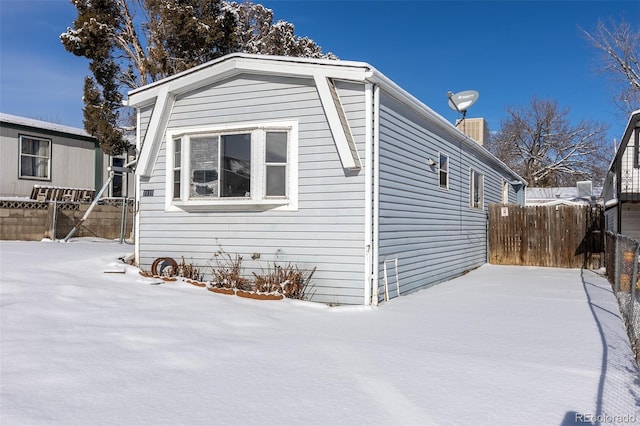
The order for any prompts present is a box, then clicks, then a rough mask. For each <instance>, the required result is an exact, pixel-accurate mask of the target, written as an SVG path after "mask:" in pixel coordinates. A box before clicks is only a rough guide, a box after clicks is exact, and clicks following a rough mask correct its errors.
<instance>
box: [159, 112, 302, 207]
mask: <svg viewBox="0 0 640 426" xmlns="http://www.w3.org/2000/svg"><path fill="white" fill-rule="evenodd" d="M297 134H298V124H297V121H293V120H292V121H284V122H266V123H236V124H229V125H223V126H210V127H198V128H185V129H174V130H171V131H169V132H168V133H167V139H166V142H167V156H166V158H167V195H166V197H165V199H166V207H167V209H168V210H174V209H182V210H189V209H198V210H206V209H213V210H215V209H225V208H226V209H236V208H237V209H252V208H253V209H267V208H279V209H287V210H291V209H297V202H298V189H297V184H298V183H297V178H298V165H297V158H298V154H297V153H298V135H297Z"/></svg>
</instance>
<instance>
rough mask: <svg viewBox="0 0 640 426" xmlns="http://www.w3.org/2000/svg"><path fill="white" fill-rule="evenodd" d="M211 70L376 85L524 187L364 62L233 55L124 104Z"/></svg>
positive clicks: (149, 99) (133, 94)
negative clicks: (319, 75) (317, 77)
mask: <svg viewBox="0 0 640 426" xmlns="http://www.w3.org/2000/svg"><path fill="white" fill-rule="evenodd" d="M225 64H226V66H225ZM212 67H218V70H217V72H216V77H215V78H214V79H213V80H211V82H213V81H217V80H219V79H220V78H224V77H226V76H230V75H234V74H237V73H240V72H244V71H247V72H255V73H262V74H281V75H282V74H284V75H299V76H305V77H309V78H313V76H314V74H315V72H314V71H317V70H320V69H321V70H322V71H321V73H322V74H324V75H325V76H327V77H330V78H336V79H344V80H354V81H362V82H370V83H373V84H378V85H380V86H381V87H382V88H383V89H385V90H386V91H388V92H390V93H391V94H392V95H393V96H394V97H396V98H398V99H399V100H400V101H401V102H403V103H405V104H407V105H408V106H411V107H413V108H416V109H418V110H419V111H421V112H423V113H424V114H426V115H427V116H428V117H429V118H431V119H432V120H433V121H434V122H435V123H436V124H437V125H439V126H440V127H441V128H442V129H443V130H444V131H446V132H448V133H449V134H450V135H451V136H452V137H454V138H456V139H458V140H460V141H461V142H463V143H465V144H466V145H467V146H468V147H471V149H473V150H475V151H476V152H478V153H480V154H481V155H483V156H485V157H487V158H490V159H492V160H493V161H495V162H496V163H497V164H498V165H500V167H502V168H503V169H504V170H505V171H508V172H509V173H510V174H511V175H512V177H514V178H515V179H517V180H519V181H520V182H522V184H523V185H525V186H526V185H527V182H526V180H525V179H524V178H522V177H521V176H519V175H518V174H517V173H516V172H514V171H513V170H511V168H509V167H508V166H507V165H506V164H505V163H504V162H502V161H501V160H499V159H498V158H496V157H495V156H494V155H492V154H491V153H490V152H489V151H488V150H487V149H486V148H484V147H483V146H481V145H480V144H478V143H477V142H475V141H474V140H473V139H471V138H470V137H468V136H467V135H465V134H463V133H462V132H460V131H459V130H458V129H456V128H455V126H453V125H452V124H451V123H449V122H448V121H447V120H446V119H445V118H444V117H442V116H441V115H440V114H438V113H436V112H435V111H434V110H432V109H431V108H429V107H428V106H427V105H425V104H424V103H423V102H421V101H420V100H418V99H417V98H416V97H414V96H413V95H411V94H410V93H409V92H407V91H406V90H404V89H403V88H402V87H400V86H399V85H398V84H396V83H395V82H394V81H392V80H391V79H390V78H388V77H387V76H385V75H384V74H383V73H382V72H380V71H378V70H377V69H376V68H375V67H373V66H371V65H370V64H368V63H366V62H357V61H346V60H335V59H321V58H300V57H288V56H273V55H258V54H249V53H232V54H229V55H225V56H222V57H220V58H218V59H214V60H212V61H209V62H207V63H205V64H202V65H199V66H197V67H194V68H191V69H189V70H186V71H183V72H181V73H178V74H175V75H172V76H170V77H167V78H164V79H162V80H158V81H156V82H154V83H151V84H149V85H146V86H143V87H140V88H138V89H134V90H132V91H130V92H129V94H128V97H129V99H128V100H127V105H129V106H132V107H136V106H143V105H150V104H153V103H154V102H155V98H156V97H157V95H158V93H159V90H160V87H162V86H165V85H169V92H170V93H173V94H179V93H182V92H184V91H187V90H190V89H192V88H196V87H197V86H201V85H202V84H203V80H206V78H201V76H200V75H199V74H200V73H201V72H202V73H204V71H205V70H206V69H209V68H212ZM204 84H206V83H204Z"/></svg>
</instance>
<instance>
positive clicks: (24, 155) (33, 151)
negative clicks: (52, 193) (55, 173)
mask: <svg viewBox="0 0 640 426" xmlns="http://www.w3.org/2000/svg"><path fill="white" fill-rule="evenodd" d="M19 175H20V177H21V178H24V179H38V180H50V179H51V140H50V139H42V138H36V137H32V136H20V171H19Z"/></svg>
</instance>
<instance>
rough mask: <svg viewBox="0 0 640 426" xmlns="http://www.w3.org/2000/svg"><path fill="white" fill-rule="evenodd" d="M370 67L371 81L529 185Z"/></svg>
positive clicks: (523, 182)
mask: <svg viewBox="0 0 640 426" xmlns="http://www.w3.org/2000/svg"><path fill="white" fill-rule="evenodd" d="M370 68H371V74H372V75H371V77H370V78H369V81H371V82H372V83H378V84H380V85H381V86H383V87H384V88H386V89H387V90H389V91H390V92H391V93H392V94H395V96H396V97H398V98H399V99H400V100H401V101H404V103H407V104H409V105H410V106H413V107H414V108H417V109H419V110H420V111H422V112H423V113H426V114H427V116H429V117H430V118H432V119H433V120H434V121H435V122H436V124H439V125H440V126H441V127H442V129H443V130H445V131H446V132H448V133H449V134H451V135H452V136H453V137H455V138H457V139H459V140H461V141H463V142H464V143H466V144H467V146H468V147H471V148H472V149H474V150H476V151H477V152H479V153H480V154H482V155H484V156H485V157H487V158H490V159H492V160H494V161H495V162H496V163H497V164H499V165H500V166H501V167H502V168H504V169H505V170H507V171H509V172H510V173H511V175H512V176H513V177H514V178H516V179H517V180H519V181H520V182H522V184H523V185H524V186H527V185H528V183H527V181H526V180H525V179H524V178H523V177H521V176H520V175H518V174H517V173H516V172H515V171H513V170H511V168H510V167H509V166H507V165H506V164H505V163H504V162H503V161H501V160H500V159H498V158H497V157H496V156H494V155H493V154H491V153H490V152H489V151H488V150H487V149H486V148H485V147H483V146H482V145H480V144H479V143H478V142H476V141H475V140H473V139H471V138H470V137H469V136H467V135H465V134H464V133H462V132H461V131H460V130H458V129H456V127H455V126H454V125H453V124H451V123H449V121H447V120H446V119H445V118H444V117H443V116H441V115H440V114H438V113H437V112H435V111H434V110H432V109H431V108H430V107H429V106H427V105H426V104H425V103H423V102H422V101H420V100H419V99H418V98H416V97H415V96H413V95H412V94H410V93H409V92H407V91H406V90H404V89H403V88H402V87H400V86H399V85H398V84H397V83H395V82H394V81H393V80H391V79H389V78H388V77H387V76H385V75H384V74H383V73H381V72H380V71H378V70H376V69H375V68H374V67H371V66H370Z"/></svg>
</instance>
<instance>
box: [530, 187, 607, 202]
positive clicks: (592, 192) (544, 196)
mask: <svg viewBox="0 0 640 426" xmlns="http://www.w3.org/2000/svg"><path fill="white" fill-rule="evenodd" d="M600 192H602V187H593V185H592V183H591V181H583V182H577V184H576V186H563V187H552V188H532V187H527V188H526V190H525V204H526V205H540V204H552V205H553V204H566V205H580V204H593V203H596V202H597V201H598V199H599V195H600Z"/></svg>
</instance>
